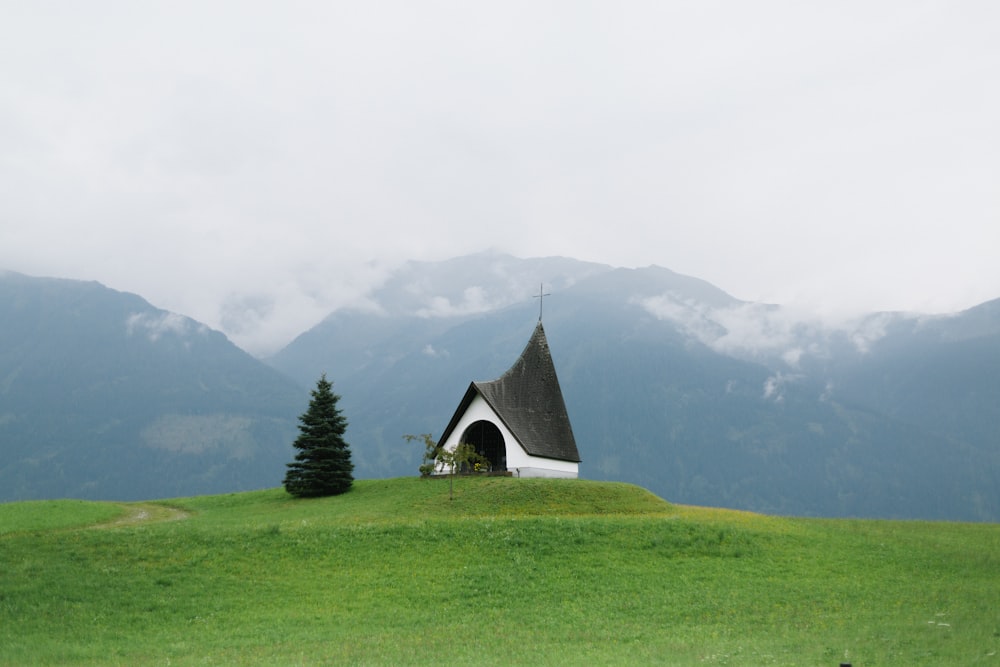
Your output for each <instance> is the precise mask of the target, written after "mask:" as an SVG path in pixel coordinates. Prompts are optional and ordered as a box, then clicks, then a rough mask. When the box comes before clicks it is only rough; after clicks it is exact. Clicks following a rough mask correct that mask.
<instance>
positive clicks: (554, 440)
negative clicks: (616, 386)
mask: <svg viewBox="0 0 1000 667" xmlns="http://www.w3.org/2000/svg"><path fill="white" fill-rule="evenodd" d="M486 423H489V424H492V426H491V427H490V428H491V429H493V430H495V431H496V433H495V434H493V433H492V431H489V430H487V432H488V434H489V435H488V436H486V439H485V441H483V440H479V438H482V437H483V436H480V435H477V436H476V438H477V443H480V442H482V443H483V444H482V445H481V446H483V447H486V448H489V447H495V445H491V444H490V443H491V438H493V439H497V438H499V440H500V441H501V444H500V449H502V450H503V451H504V454H503V458H502V461H503V463H502V466H503V467H506V469H508V470H515V469H516V470H517V471H518V472H521V471H524V470H532V471H536V472H535V473H532V474H553V475H558V476H571V477H575V476H576V473H577V464H578V463H579V461H580V455H579V452H578V450H577V447H576V440H575V438H574V437H573V429H572V427H571V426H570V422H569V416H568V415H567V413H566V405H565V402H564V401H563V396H562V390H561V389H560V387H559V380H558V378H557V377H556V372H555V365H554V364H553V362H552V356H551V353H550V351H549V345H548V341H547V340H546V338H545V330H544V329H543V328H542V323H541V322H540V321H539V323H538V326H536V327H535V331H534V333H533V334H532V336H531V339H530V340H529V341H528V344H527V346H525V348H524V351H523V352H522V353H521V356H520V357H518V359H517V361H516V362H514V365H513V366H511V367H510V369H509V370H507V372H506V373H504V374H503V375H502V376H500V377H499V378H498V379H496V380H493V381H491V382H472V383H471V384H470V385H469V387H468V389H467V390H466V392H465V395H464V396H463V398H462V401H461V403H459V406H458V408H457V409H456V410H455V414H454V415H453V416H452V418H451V421H449V423H448V426H447V427H446V428H445V431H444V433H443V434H442V436H441V439H440V441H439V442H440V443H441V444H442V446H445V447H449V448H451V447H454V446H457V444H458V443H459V441H460V440H462V439H463V438H466V437H468V432H469V431H470V429H478V430H479V432H482V425H483V424H486ZM507 441H510V442H509V444H507V445H506V449H504V445H503V443H504V442H507ZM513 445H517V446H518V450H519V452H515V451H512V450H511V449H510V447H511V446H513ZM491 460H493V458H492V457H491ZM500 461H501V459H498V460H497V462H496V463H500ZM546 461H548V463H546Z"/></svg>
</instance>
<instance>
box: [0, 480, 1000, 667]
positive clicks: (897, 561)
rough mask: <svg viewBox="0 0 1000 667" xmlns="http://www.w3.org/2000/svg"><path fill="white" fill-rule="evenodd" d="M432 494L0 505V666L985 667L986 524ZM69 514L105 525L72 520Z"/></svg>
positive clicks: (472, 484) (999, 541)
mask: <svg viewBox="0 0 1000 667" xmlns="http://www.w3.org/2000/svg"><path fill="white" fill-rule="evenodd" d="M448 493H449V492H448V481H447V480H420V479H415V478H414V479H397V480H362V481H358V482H356V485H355V488H354V489H353V490H352V491H351V492H349V493H347V494H345V495H343V496H338V497H334V498H322V499H293V498H291V497H290V496H288V495H287V494H285V493H284V492H283V491H281V490H278V489H274V490H267V491H259V492H252V493H241V494H231V495H221V496H210V497H200V498H187V499H177V500H171V501H170V502H169V506H170V507H173V508H175V511H174V512H170V511H167V510H166V509H164V513H163V514H162V515H160V516H159V517H154V516H152V515H150V516H149V517H148V518H149V520H148V521H145V522H132V523H129V522H125V523H120V524H117V525H116V524H114V523H113V522H112V523H111V524H108V521H109V520H110V519H114V518H115V517H116V516H120V512H121V509H122V506H120V505H116V504H107V505H102V504H94V505H95V506H94V507H90V506H89V505H87V504H84V505H79V506H72V505H66V506H61V505H54V506H53V507H55V508H57V510H58V511H57V512H55V513H56V514H57V515H58V514H59V513H60V512H61V513H62V515H63V519H60V520H54V521H52V523H51V525H49V527H45V526H46V525H48V524H45V521H42V520H41V519H38V518H37V517H36V518H35V519H32V520H28V519H25V518H24V516H23V515H24V513H25V512H27V511H28V510H24V509H23V508H21V509H18V508H16V507H15V508H14V509H11V508H10V507H4V506H0V512H6V514H0V517H11V516H15V515H17V514H18V513H19V512H20V513H22V518H20V519H18V525H19V526H20V528H19V529H18V530H14V531H6V532H5V533H3V534H0V562H2V563H3V564H4V566H3V568H2V569H0V665H5V664H33V665H62V664H72V665H88V664H93V665H116V664H120V665H126V664H128V665H134V664H167V663H169V664H174V665H178V664H180V665H184V664H192V665H193V664H233V665H239V664H254V665H258V664H264V665H267V664H273V665H287V664H300V665H306V664H392V665H415V664H431V663H433V664H440V663H445V664H476V665H491V664H496V665H499V664H504V665H508V664H526V665H527V664H530V665H534V664H669V665H706V664H707V665H721V664H753V665H757V664H768V665H823V664H839V663H840V662H853V663H854V664H855V665H875V664H907V665H941V664H962V665H977V664H982V665H993V664H997V660H998V658H997V653H998V650H1000V616H998V614H997V609H998V608H1000V605H998V602H1000V581H998V577H997V576H996V573H997V572H998V571H1000V527H998V526H993V525H964V524H943V523H920V522H905V523H904V522H880V521H820V520H805V519H782V518H774V517H766V516H760V515H755V514H750V513H743V512H730V511H725V510H713V509H706V508H692V507H681V506H675V505H671V504H669V503H667V502H664V501H663V500H661V499H659V498H656V497H655V496H653V495H651V494H649V493H647V492H646V491H644V490H643V489H640V488H638V487H634V486H630V485H624V484H607V483H597V482H584V481H571V480H517V479H509V478H463V479H458V480H456V486H455V499H454V500H449V499H448ZM15 505H17V504H15ZM129 507H132V510H131V511H132V515H135V512H134V508H135V507H134V506H129V505H126V506H125V508H126V509H128V508H129ZM161 507H164V508H166V507H167V506H166V505H161ZM59 508H61V509H59ZM35 509H37V508H35ZM176 510H183V511H184V512H187V513H188V515H187V516H188V518H186V519H184V520H180V521H168V520H165V519H167V518H170V517H171V516H173V518H177V514H176ZM91 511H93V512H95V516H94V517H93V519H92V521H96V522H103V523H104V524H105V529H103V530H90V529H84V528H82V527H81V528H72V526H82V523H81V522H82V520H83V519H84V514H85V513H86V512H91ZM116 512H117V513H119V514H115V513H116ZM70 516H72V517H74V518H73V519H72V521H70V520H69V519H68V518H67V517H70Z"/></svg>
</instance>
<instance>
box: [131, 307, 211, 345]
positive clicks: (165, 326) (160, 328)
mask: <svg viewBox="0 0 1000 667" xmlns="http://www.w3.org/2000/svg"><path fill="white" fill-rule="evenodd" d="M125 331H126V333H127V334H128V335H129V336H133V335H135V334H137V333H142V334H145V335H146V337H147V338H148V339H149V340H150V341H151V342H154V343H155V342H156V341H158V340H159V339H160V338H161V337H163V336H164V335H168V334H173V335H176V336H186V335H188V334H191V333H205V332H206V331H207V329H206V327H205V326H204V325H199V324H197V323H195V322H194V321H192V320H191V319H189V318H187V317H184V316H183V315H178V314H177V313H158V314H155V315H154V314H151V313H132V314H131V315H129V316H128V317H127V318H126V319H125Z"/></svg>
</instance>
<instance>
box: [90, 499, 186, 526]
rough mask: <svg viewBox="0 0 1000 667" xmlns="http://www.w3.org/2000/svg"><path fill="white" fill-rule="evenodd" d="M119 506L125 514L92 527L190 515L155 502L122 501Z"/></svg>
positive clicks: (164, 519)
mask: <svg viewBox="0 0 1000 667" xmlns="http://www.w3.org/2000/svg"><path fill="white" fill-rule="evenodd" d="M121 507H122V508H123V509H125V510H126V514H125V515H123V516H120V517H118V518H117V519H114V520H112V521H108V522H107V523H100V524H97V525H96V526H93V528H119V527H121V526H138V525H142V524H147V523H162V522H164V521H180V520H181V519H186V518H188V517H189V516H191V513H190V512H187V511H185V510H182V509H179V508H177V507H170V506H169V505H160V504H157V503H122V505H121Z"/></svg>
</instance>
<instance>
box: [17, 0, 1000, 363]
mask: <svg viewBox="0 0 1000 667" xmlns="http://www.w3.org/2000/svg"><path fill="white" fill-rule="evenodd" d="M998 29H1000V3H998V2H995V1H993V0H984V1H982V2H961V1H955V0H951V1H941V2H921V1H919V0H899V1H896V0H892V1H890V0H886V1H883V2H879V1H878V0H864V1H859V2H849V1H844V0H837V1H836V2H818V1H817V2H805V1H800V0H796V1H788V2H777V1H771V0H757V1H755V2H743V1H735V0H734V1H732V2H711V1H707V0H691V1H689V2H671V1H669V0H658V1H653V2H628V1H623V2H618V1H615V2H612V1H610V0H609V1H607V2H584V1H583V0H572V1H570V0H567V1H566V2H546V1H545V0H529V1H527V2H518V1H514V0H504V1H503V2H470V1H465V0H462V1H458V0H456V1H454V2H448V1H439V2H434V1H426V2H425V1H417V0H404V1H400V2H382V1H378V0H356V1H352V2H334V1H326V2H294V1H292V2H286V1H283V2H268V3H264V2H249V1H245V0H241V1H238V2H210V1H205V0H199V1H197V2H185V1H183V0H172V1H169V2H134V1H133V0H126V1H123V2H109V1H106V0H88V1H87V2H70V1H65V2H46V1H43V0H24V1H19V0H0V268H7V269H12V270H16V271H21V272H24V273H29V274H32V275H48V276H59V277H69V278H80V279H87V280H99V281H101V282H102V283H104V284H106V285H108V286H110V287H113V288H115V289H120V290H125V291H131V292H137V293H139V294H141V295H142V296H144V297H146V298H147V299H149V300H150V301H152V302H153V303H154V304H155V305H157V306H160V307H163V308H167V309H170V310H174V311H177V312H181V313H183V314H186V315H190V316H192V317H195V318H197V319H199V320H201V321H203V322H206V323H208V324H210V325H212V326H215V327H221V328H223V329H225V330H227V331H228V332H229V333H230V334H231V335H232V336H233V338H234V339H235V340H237V342H240V343H242V344H244V345H245V346H248V347H250V348H254V349H255V350H256V351H258V352H264V351H268V348H273V347H274V346H275V345H278V344H281V343H283V342H287V340H288V338H290V337H291V336H294V335H295V334H296V333H299V332H300V331H301V330H302V329H304V328H307V327H308V326H311V325H312V324H314V323H315V322H316V321H318V320H319V319H320V318H321V317H322V316H323V315H324V314H326V313H327V312H329V311H330V310H331V309H333V308H336V307H338V306H340V305H343V304H345V303H350V302H352V301H354V300H356V299H358V298H359V296H362V295H363V294H364V293H365V292H366V291H367V290H368V289H369V288H370V286H371V285H373V284H375V283H376V282H377V281H378V280H380V279H381V278H382V277H383V276H384V275H385V272H386V271H388V270H391V269H392V268H393V267H394V266H397V265H398V264H399V263H400V262H403V261H405V260H407V259H423V260H436V259H445V258H449V257H452V256H456V255H461V254H466V253H470V252H476V251H481V250H484V249H487V248H495V249H498V250H501V251H506V252H510V253H513V254H515V255H518V256H522V257H530V256H546V255H564V256H570V257H575V258H578V259H585V260H592V261H598V262H603V263H607V264H612V265H616V266H629V267H632V266H645V265H649V264H658V265H661V266H665V267H667V268H670V269H673V270H675V271H678V272H681V273H686V274H689V275H694V276H697V277H699V278H703V279H705V280H708V281H710V282H712V283H714V284H715V285H717V286H719V287H721V288H723V289H725V290H726V291H728V292H730V293H731V294H733V295H734V296H736V297H739V298H742V299H747V300H764V301H769V302H775V303H783V304H791V305H796V306H799V307H809V308H813V309H816V310H818V311H821V312H827V313H843V312H850V311H861V310H876V309H901V310H921V311H929V312H948V311H954V310H958V309H962V308H966V307H969V306H972V305H975V304H977V303H980V302H982V301H985V300H988V299H992V298H996V297H1000V120H998V119H1000V38H998V34H1000V33H998Z"/></svg>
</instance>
